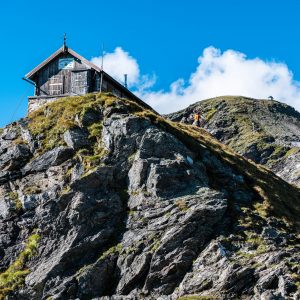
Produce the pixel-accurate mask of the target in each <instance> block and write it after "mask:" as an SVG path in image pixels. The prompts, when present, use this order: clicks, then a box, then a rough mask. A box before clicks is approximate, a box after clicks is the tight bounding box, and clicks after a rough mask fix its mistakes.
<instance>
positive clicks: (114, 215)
mask: <svg viewBox="0 0 300 300" xmlns="http://www.w3.org/2000/svg"><path fill="white" fill-rule="evenodd" d="M114 101H115V102H116V103H115V104H114V105H112V106H108V107H105V106H104V107H101V110H99V111H101V114H100V116H97V115H93V116H89V117H87V116H86V118H85V119H84V121H80V122H81V123H80V126H81V128H80V129H78V130H77V129H76V131H74V130H69V131H66V133H65V134H62V136H61V138H62V139H64V140H65V142H66V143H67V144H68V147H63V146H57V147H55V148H53V149H52V150H49V151H47V152H45V153H44V154H42V155H39V154H38V153H39V151H38V150H40V149H36V147H35V146H34V147H27V148H26V144H25V145H19V146H20V147H18V148H17V150H16V147H15V144H14V140H13V139H8V137H7V130H6V131H5V132H4V133H3V134H2V136H1V135H0V143H1V144H0V145H1V147H0V149H3V150H2V152H0V155H1V157H3V160H1V161H0V170H3V172H4V173H5V174H4V173H3V175H1V173H0V257H1V260H0V266H1V270H3V271H4V270H6V269H7V268H8V267H9V265H11V264H12V263H13V262H14V261H15V260H16V257H17V255H18V254H19V253H21V252H22V250H23V249H24V245H26V243H27V242H28V238H30V236H32V234H33V233H35V234H38V235H39V236H40V240H39V241H38V245H37V249H36V253H35V252H34V253H33V254H32V255H31V256H30V257H29V258H28V259H27V260H26V262H25V263H24V266H23V267H24V269H25V268H26V269H28V270H30V271H29V272H28V274H27V273H26V274H25V275H26V276H25V275H20V276H24V277H22V278H23V280H24V285H20V286H17V287H15V288H14V289H13V290H12V291H10V292H7V293H8V297H9V298H8V299H25V300H27V299H28V300H29V299H33V300H35V299H36V300H37V299H62V300H63V299H83V300H84V299H103V300H112V299H149V300H150V299H166V300H175V299H178V298H179V297H181V296H184V295H198V296H199V297H212V298H213V297H214V298H217V299H238V298H240V297H241V296H242V297H244V298H245V299H293V297H294V299H296V298H297V297H298V296H297V295H299V294H297V284H298V281H297V280H298V279H297V278H298V277H297V276H300V273H299V272H300V269H299V264H300V258H299V246H298V244H299V239H298V238H297V232H296V231H295V229H294V228H293V227H289V226H287V225H286V224H285V222H284V221H283V220H282V219H281V217H274V216H272V215H269V216H267V215H265V214H263V213H262V212H261V211H259V210H258V209H256V206H257V204H261V202H262V200H261V199H260V198H259V196H258V194H257V192H256V190H254V189H253V187H252V184H251V182H249V178H246V177H245V175H244V174H241V173H240V172H239V171H238V168H236V169H235V168H234V167H232V166H230V165H229V164H228V163H227V162H226V161H225V160H223V159H222V157H221V156H220V155H218V154H216V153H214V152H213V151H211V150H209V149H208V148H207V147H203V146H201V144H200V143H199V145H198V144H197V145H198V146H197V147H195V146H194V147H190V144H189V143H187V142H186V143H185V142H184V141H183V140H182V139H179V137H178V136H177V135H176V134H174V131H173V133H171V132H170V131H169V130H168V129H167V127H166V126H163V124H159V123H158V122H153V121H151V119H150V118H145V117H144V116H143V115H142V116H139V115H137V114H134V113H132V112H131V111H130V108H129V106H128V104H127V103H126V102H125V100H122V101H121V100H118V99H114ZM50 117H51V116H50ZM76 120H77V121H76ZM78 120H79V119H78V117H75V121H76V122H79V121H78ZM100 120H101V121H100ZM93 122H101V124H102V125H103V129H102V135H101V136H99V139H97V140H96V139H95V140H93V139H90V140H88V139H84V141H83V140H82V136H81V133H82V132H87V131H88V128H89V126H91V125H92V124H93ZM26 124H27V123H26V122H25V123H22V130H23V131H24V132H27V131H26V130H28V131H29V128H27V127H26V126H27V125H26ZM28 124H30V123H28ZM15 126H18V125H15ZM100 128H102V127H100ZM10 130H11V129H10ZM84 134H85V133H84ZM26 136H27V137H28V138H29V137H30V139H31V143H32V145H36V144H37V143H36V139H37V137H35V136H34V135H31V134H30V132H29V133H28V132H27V135H26ZM3 137H5V139H3ZM11 138H14V136H13V134H12V135H11ZM87 142H88V143H87ZM85 143H86V144H85ZM99 148H101V149H102V150H101V151H102V152H100V153H101V154H97V155H94V153H91V152H90V151H91V149H99ZM5 149H6V150H5ZM25 149H26V150H25ZM77 149H83V150H84V151H85V152H84V151H83V150H80V151H83V153H84V154H81V153H82V152H80V151H79V152H76V150H77ZM103 149H104V150H105V151H103ZM7 153H15V154H14V157H19V158H18V164H15V163H14V164H12V163H10V160H9V159H8V158H7V159H4V158H5V157H7ZM17 153H18V154H17ZM18 155H19V156H18ZM95 156H96V159H97V160H96V162H97V163H95V164H94V165H92V166H90V165H89V163H88V162H90V161H91V160H92V161H94V159H95ZM32 157H33V158H32ZM252 167H253V166H252ZM1 176H3V181H1ZM287 192H288V191H287ZM18 207H19V208H18ZM259 207H260V206H259ZM17 208H18V209H17ZM31 247H33V245H31ZM22 270H23V269H22ZM22 274H23V273H22ZM3 288H4V287H3V286H1V282H0V293H1V292H2V289H3ZM272 297H273V298H272ZM280 297H281V298H280ZM295 297H296V298H295ZM179 299H180V298H179Z"/></svg>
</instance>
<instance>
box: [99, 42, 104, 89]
mask: <svg viewBox="0 0 300 300" xmlns="http://www.w3.org/2000/svg"><path fill="white" fill-rule="evenodd" d="M103 60H104V45H103V43H102V57H101V73H100V93H102V84H103Z"/></svg>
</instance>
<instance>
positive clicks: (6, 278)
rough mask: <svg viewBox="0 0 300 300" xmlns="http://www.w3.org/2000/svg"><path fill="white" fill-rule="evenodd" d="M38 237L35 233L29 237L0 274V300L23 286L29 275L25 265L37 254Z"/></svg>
mask: <svg viewBox="0 0 300 300" xmlns="http://www.w3.org/2000/svg"><path fill="white" fill-rule="evenodd" d="M39 240H40V236H39V235H38V234H36V233H34V234H32V235H31V236H29V238H28V240H27V244H26V245H25V247H24V249H23V251H21V253H20V254H19V255H18V257H17V258H16V260H15V261H14V262H13V263H12V264H11V265H10V266H9V267H8V269H7V270H6V271H4V272H2V273H1V274H0V299H1V300H4V299H6V296H7V295H8V294H9V293H10V292H11V291H14V290H15V289H17V288H19V287H21V286H22V285H23V284H24V281H25V277H26V276H27V275H28V274H29V273H30V270H29V269H28V268H27V267H26V263H27V261H28V260H30V259H31V258H32V257H33V256H35V255H36V254H37V249H38V243H39Z"/></svg>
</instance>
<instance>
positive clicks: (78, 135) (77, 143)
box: [64, 128, 89, 150]
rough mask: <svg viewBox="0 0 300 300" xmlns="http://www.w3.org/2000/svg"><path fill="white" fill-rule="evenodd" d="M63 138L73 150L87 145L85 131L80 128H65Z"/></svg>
mask: <svg viewBox="0 0 300 300" xmlns="http://www.w3.org/2000/svg"><path fill="white" fill-rule="evenodd" d="M64 140H65V142H66V144H67V145H68V147H70V148H72V149H73V150H78V149H80V148H83V147H86V146H88V145H89V140H88V134H87V132H86V131H85V130H82V129H80V128H72V129H69V130H67V131H66V132H65V134H64Z"/></svg>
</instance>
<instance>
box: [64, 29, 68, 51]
mask: <svg viewBox="0 0 300 300" xmlns="http://www.w3.org/2000/svg"><path fill="white" fill-rule="evenodd" d="M63 47H64V52H66V51H67V48H68V47H67V34H66V33H65V34H64V46H63Z"/></svg>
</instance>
